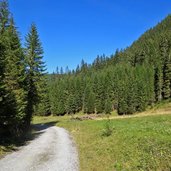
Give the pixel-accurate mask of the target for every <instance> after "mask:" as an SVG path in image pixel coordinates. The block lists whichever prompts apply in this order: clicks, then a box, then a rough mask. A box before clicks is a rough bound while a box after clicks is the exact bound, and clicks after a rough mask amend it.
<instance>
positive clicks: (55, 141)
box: [0, 126, 79, 171]
mask: <svg viewBox="0 0 171 171" xmlns="http://www.w3.org/2000/svg"><path fill="white" fill-rule="evenodd" d="M39 133H40V136H38V138H36V139H34V140H33V141H31V142H30V143H29V144H28V145H26V146H24V147H22V148H21V149H20V150H19V151H16V152H14V153H12V154H9V155H7V156H6V157H5V158H3V159H1V160H0V171H78V170H79V162H78V153H77V150H76V147H75V145H74V142H73V140H72V138H71V137H70V136H69V134H68V132H67V131H66V130H65V129H63V128H59V127H55V126H53V127H49V128H45V129H42V130H40V131H39Z"/></svg>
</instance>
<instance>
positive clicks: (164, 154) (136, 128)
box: [33, 102, 171, 171]
mask: <svg viewBox="0 0 171 171" xmlns="http://www.w3.org/2000/svg"><path fill="white" fill-rule="evenodd" d="M166 111H167V113H166ZM155 113H156V115H155ZM114 115H115V114H114ZM93 116H94V115H93ZM81 117H83V118H86V120H80V119H78V118H81ZM110 118H111V119H110ZM48 122H57V124H56V125H57V126H61V127H64V128H66V129H67V130H68V131H69V132H70V133H71V134H72V136H73V138H74V140H75V142H76V144H77V148H78V150H79V158H80V165H81V171H85V170H86V171H104V170H105V171H111V170H116V171H123V170H125V171H132V170H142V171H143V170H145V171H148V170H149V171H150V170H157V171H161V170H164V171H167V170H168V171H169V170H170V169H171V164H170V161H171V136H170V135H171V103H168V102H163V103H160V104H157V105H155V106H154V107H153V109H149V110H147V111H146V112H144V113H139V114H135V115H132V116H130V117H129V118H127V116H123V117H120V116H109V117H108V118H106V117H105V115H102V116H101V117H98V118H94V120H90V119H87V117H85V115H83V114H76V116H75V117H72V116H70V115H68V116H59V117H53V116H51V117H34V119H33V123H35V124H38V123H48Z"/></svg>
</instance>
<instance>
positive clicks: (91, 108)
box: [83, 83, 95, 114]
mask: <svg viewBox="0 0 171 171" xmlns="http://www.w3.org/2000/svg"><path fill="white" fill-rule="evenodd" d="M83 106H84V113H87V114H91V113H94V112H95V97H94V93H93V91H92V87H91V86H90V83H89V84H88V85H87V87H86V88H85V92H84V103H83Z"/></svg>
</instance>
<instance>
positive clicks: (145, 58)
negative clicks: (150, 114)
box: [49, 15, 171, 115]
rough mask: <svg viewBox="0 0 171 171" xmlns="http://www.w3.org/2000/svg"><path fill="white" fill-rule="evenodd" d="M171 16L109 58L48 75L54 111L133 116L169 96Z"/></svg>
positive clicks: (50, 97)
mask: <svg viewBox="0 0 171 171" xmlns="http://www.w3.org/2000/svg"><path fill="white" fill-rule="evenodd" d="M170 28H171V16H170V15H169V16H168V17H167V18H166V19H164V20H163V21H162V22H161V23H159V24H158V25H157V26H156V27H154V28H152V29H150V30H148V31H147V32H145V33H144V34H143V35H142V36H141V37H140V38H139V39H138V40H137V41H135V42H134V43H133V44H132V45H131V46H130V47H128V48H126V49H121V50H116V52H115V54H113V55H111V56H110V57H106V56H105V55H102V56H97V58H96V59H95V60H94V62H93V63H92V64H87V63H86V62H85V61H84V60H82V62H81V64H80V65H78V66H77V68H76V70H73V71H70V70H68V68H67V72H63V69H61V72H59V70H58V69H57V71H58V72H56V73H54V74H52V75H51V76H49V99H50V104H51V111H52V113H53V114H56V115H63V114H72V113H76V112H79V111H83V112H84V113H88V114H89V113H97V114H98V113H111V111H113V110H117V111H118V114H132V113H135V112H139V111H143V110H145V109H146V107H147V106H149V105H153V104H154V103H157V102H159V101H161V100H164V99H170V97H171V58H170V57H171V56H170V55H171V30H170Z"/></svg>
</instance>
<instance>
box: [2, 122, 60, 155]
mask: <svg viewBox="0 0 171 171" xmlns="http://www.w3.org/2000/svg"><path fill="white" fill-rule="evenodd" d="M58 122H59V121H56V122H48V123H45V124H32V125H31V126H30V129H29V130H28V131H27V133H25V134H24V135H22V136H21V137H18V138H16V137H14V136H7V135H6V136H0V147H3V151H4V152H5V153H6V152H11V151H17V150H18V149H19V148H20V147H22V146H24V145H26V144H28V143H29V142H30V141H32V140H34V139H36V138H37V137H39V136H40V135H42V134H43V133H44V132H45V131H46V129H48V128H50V127H53V126H55V125H56V124H57V123H58ZM0 150H1V149H0Z"/></svg>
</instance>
